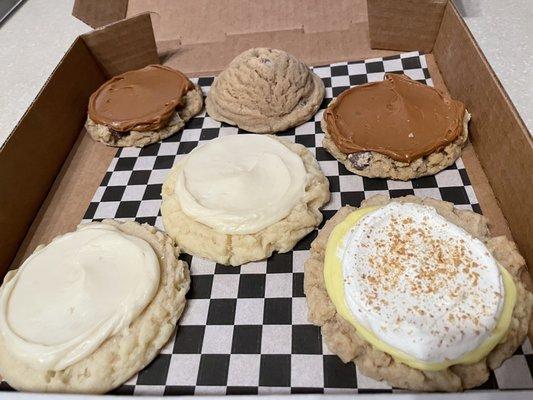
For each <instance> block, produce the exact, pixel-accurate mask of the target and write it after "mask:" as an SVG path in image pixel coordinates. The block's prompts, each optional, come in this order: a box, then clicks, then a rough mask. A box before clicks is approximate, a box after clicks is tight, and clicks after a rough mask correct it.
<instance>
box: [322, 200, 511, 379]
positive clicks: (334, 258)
mask: <svg viewBox="0 0 533 400" xmlns="http://www.w3.org/2000/svg"><path fill="white" fill-rule="evenodd" d="M378 208H379V207H366V208H361V209H358V210H356V211H354V212H352V213H351V214H350V215H348V216H347V217H346V219H345V220H344V221H342V222H341V223H340V224H338V225H337V226H336V227H335V229H334V230H333V231H332V233H331V235H330V237H329V240H328V243H327V247H326V256H325V260H324V280H325V284H326V290H327V292H328V295H329V297H330V299H331V301H332V302H333V304H334V305H335V307H336V309H337V312H338V313H339V314H340V315H341V316H342V317H343V318H344V319H345V320H346V321H348V322H349V323H351V324H352V325H353V326H354V327H355V328H356V332H357V334H358V336H360V337H361V338H362V339H364V340H366V341H367V342H369V343H371V344H372V345H373V346H374V347H376V348H377V349H379V350H381V351H383V352H385V353H387V354H389V355H391V356H392V357H393V358H394V359H395V360H396V361H399V362H402V363H404V364H406V365H408V366H410V367H412V368H416V369H420V370H425V371H439V370H443V369H446V368H448V367H449V366H451V365H455V364H472V363H475V362H478V361H479V360H481V359H483V358H484V357H485V356H486V355H487V354H488V353H490V351H491V350H492V349H493V348H494V347H495V346H496V345H497V344H498V343H500V342H501V341H502V340H503V339H504V336H505V334H506V332H507V330H508V328H509V325H510V323H511V317H512V313H513V308H514V305H515V303H516V287H515V284H514V282H513V279H512V277H511V275H510V274H509V272H507V270H506V269H505V268H503V267H501V266H500V265H499V264H498V266H499V268H500V272H501V275H502V282H503V287H504V303H503V307H502V311H501V314H500V318H499V320H498V322H497V324H496V327H495V328H494V330H493V331H492V333H491V334H490V336H489V337H487V339H485V340H484V341H483V342H482V343H481V345H480V346H479V347H477V348H476V349H474V350H472V351H470V352H468V353H466V354H464V355H462V356H461V357H460V358H458V359H454V360H447V361H444V362H439V363H430V362H426V361H422V360H419V359H416V358H413V357H412V356H410V355H408V354H406V353H405V352H403V351H402V350H401V349H398V348H396V347H393V346H391V345H390V344H388V343H385V342H384V341H382V340H380V339H379V338H378V337H377V336H376V335H375V334H374V332H373V331H372V330H370V329H368V328H367V327H365V326H364V325H363V324H361V323H360V322H359V321H357V320H356V318H355V317H354V316H353V314H352V313H351V311H350V309H349V308H348V306H347V304H346V301H345V293H344V276H343V270H342V263H341V261H342V260H341V259H340V258H339V249H341V247H342V245H343V240H344V238H345V236H346V235H347V234H348V232H349V230H350V228H352V227H353V226H355V225H356V224H357V223H358V222H359V221H360V220H361V219H362V218H363V217H364V216H365V215H366V214H368V213H370V212H372V211H374V210H376V209H378Z"/></svg>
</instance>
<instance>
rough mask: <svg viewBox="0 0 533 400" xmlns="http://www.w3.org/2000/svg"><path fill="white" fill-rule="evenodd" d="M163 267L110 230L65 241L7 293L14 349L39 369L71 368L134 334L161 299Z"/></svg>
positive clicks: (91, 230)
mask: <svg viewBox="0 0 533 400" xmlns="http://www.w3.org/2000/svg"><path fill="white" fill-rule="evenodd" d="M159 268H160V266H159V261H158V258H157V255H156V254H155V252H154V250H153V249H152V247H151V246H150V245H149V244H148V243H147V242H146V241H144V240H142V239H140V238H138V237H135V236H131V235H127V234H125V233H123V232H121V231H120V230H118V229H117V228H115V227H113V226H110V225H105V224H90V225H87V226H85V227H81V228H79V229H78V230H77V231H75V232H71V233H67V234H65V235H63V236H61V237H58V238H57V239H55V240H53V241H52V242H51V243H50V244H49V245H47V246H45V247H44V248H42V249H40V250H38V251H36V252H34V253H33V254H32V255H31V256H30V257H29V258H28V259H27V260H26V261H25V262H24V263H23V264H22V266H21V267H20V268H19V269H18V271H17V272H16V273H15V274H14V275H13V277H11V279H8V280H7V281H6V282H5V283H4V285H3V286H2V288H1V289H0V333H1V334H2V335H3V338H4V340H5V343H6V347H7V348H8V349H9V351H10V352H12V353H13V355H15V356H16V357H17V358H19V359H21V360H22V361H24V362H26V363H27V364H28V365H30V366H32V367H34V368H36V369H39V370H62V369H65V368H66V367H68V366H69V365H72V364H74V363H76V362H77V361H79V360H81V359H83V358H85V357H87V356H89V355H90V354H91V353H92V352H94V351H95V350H96V349H97V348H98V347H99V346H100V344H101V343H102V342H104V341H105V340H106V339H107V338H109V337H110V336H112V335H114V334H116V333H118V332H120V331H122V330H123V329H127V327H128V326H129V325H130V324H131V323H132V321H133V320H134V319H135V318H136V317H137V316H138V315H139V314H140V313H141V312H142V311H143V309H144V308H145V307H146V306H147V305H148V304H149V303H150V301H151V300H152V298H153V297H154V295H155V293H156V291H157V288H158V286H159V273H160V270H159Z"/></svg>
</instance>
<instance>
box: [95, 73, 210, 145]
mask: <svg viewBox="0 0 533 400" xmlns="http://www.w3.org/2000/svg"><path fill="white" fill-rule="evenodd" d="M132 88H134V89H135V90H131V89H132ZM202 107H203V97H202V90H201V89H200V87H199V86H197V85H195V84H193V83H192V82H191V81H190V80H189V79H188V78H187V77H186V76H185V75H184V74H182V73H181V72H179V71H177V70H174V69H171V68H168V67H164V66H161V65H149V66H147V67H145V68H143V69H140V70H135V71H128V72H126V73H124V74H122V75H118V76H116V77H114V78H112V79H111V80H109V81H108V82H106V83H104V84H103V85H102V86H101V87H100V88H99V89H98V90H97V91H96V92H95V93H93V94H92V95H91V98H90V100H89V115H88V117H87V122H86V124H85V128H86V130H87V132H88V133H89V135H90V136H91V137H92V138H93V139H94V140H97V141H100V142H102V143H105V144H107V145H108V146H116V147H126V146H136V147H143V146H147V145H149V144H152V143H156V142H158V141H160V140H162V139H165V138H167V137H169V136H171V135H173V134H174V133H176V132H178V131H180V130H181V129H182V128H183V127H184V126H185V123H186V122H187V121H188V120H189V119H191V118H192V117H194V116H195V115H196V114H198V113H199V112H200V111H201V110H202Z"/></svg>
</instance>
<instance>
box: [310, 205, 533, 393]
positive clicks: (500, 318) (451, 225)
mask: <svg viewBox="0 0 533 400" xmlns="http://www.w3.org/2000/svg"><path fill="white" fill-rule="evenodd" d="M525 269H526V265H525V261H524V259H523V258H522V257H521V256H520V254H519V253H518V251H517V249H516V246H515V244H514V243H513V242H511V241H509V240H508V239H507V238H505V237H503V236H500V237H491V236H490V234H489V230H488V226H487V221H486V219H485V218H484V217H483V216H481V215H479V214H476V213H474V212H471V211H465V210H458V209H456V208H454V207H453V205H452V204H451V203H448V202H444V201H440V200H434V199H421V198H418V197H415V196H407V197H403V198H399V199H394V200H390V199H388V198H385V197H384V196H374V197H372V198H370V199H368V200H366V201H364V202H363V203H362V204H361V207H360V208H354V207H350V206H346V207H342V208H341V209H340V210H339V211H338V212H337V213H336V214H335V216H334V217H333V218H332V219H330V220H329V221H328V222H327V223H326V224H325V226H324V228H323V229H322V230H321V231H320V232H319V234H318V236H317V238H316V239H315V241H314V242H313V243H312V245H311V254H310V258H309V259H308V260H307V261H306V263H305V278H304V290H305V294H306V297H307V305H308V311H309V313H308V317H309V320H310V321H311V322H312V323H313V324H315V325H318V326H321V328H322V329H321V331H322V335H323V336H324V340H325V342H326V344H327V346H328V348H329V349H330V350H331V351H332V352H333V353H335V354H337V355H338V356H339V357H340V358H341V360H342V361H344V362H345V363H347V362H354V363H355V364H356V365H357V368H358V369H359V370H360V371H361V372H362V373H363V374H365V375H367V376H369V377H371V378H373V379H377V380H386V381H387V382H388V383H389V384H390V385H392V386H395V387H399V388H404V389H410V390H425V391H461V390H465V389H469V388H473V387H476V386H479V385H481V384H482V383H483V382H485V381H486V380H487V379H488V378H489V373H490V370H493V369H496V368H498V367H499V366H500V365H501V364H502V362H503V361H505V360H506V359H507V358H509V357H511V356H512V355H513V353H514V352H515V350H516V349H517V348H518V347H519V346H520V345H521V344H522V342H523V341H524V339H525V338H526V335H527V331H528V324H529V321H530V317H531V311H532V308H533V294H532V293H531V292H529V291H528V290H527V289H526V287H525V286H524V284H523V283H522V281H521V276H522V273H523V272H524V273H525Z"/></svg>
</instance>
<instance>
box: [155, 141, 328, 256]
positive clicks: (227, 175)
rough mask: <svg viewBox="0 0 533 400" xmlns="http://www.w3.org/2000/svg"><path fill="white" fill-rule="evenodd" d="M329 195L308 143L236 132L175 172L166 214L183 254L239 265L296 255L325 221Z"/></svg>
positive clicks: (166, 187) (168, 182)
mask: <svg viewBox="0 0 533 400" xmlns="http://www.w3.org/2000/svg"><path fill="white" fill-rule="evenodd" d="M329 196H330V194H329V182H328V180H327V179H326V177H325V176H324V174H323V173H322V172H321V171H320V168H319V166H318V163H317V161H316V160H315V158H314V157H313V155H312V154H311V153H310V152H309V150H307V149H306V148H305V147H304V146H302V145H300V144H295V143H291V142H289V141H287V140H285V139H281V138H277V137H275V136H270V135H253V134H248V135H231V136H225V137H219V138H217V139H213V140H210V141H209V142H207V143H206V144H204V145H203V146H201V147H197V148H196V149H194V150H193V151H191V152H190V153H189V154H188V155H187V156H186V157H184V158H182V159H181V160H180V161H178V162H177V163H176V164H175V165H174V166H173V167H172V170H171V172H170V173H169V175H168V177H167V178H166V179H165V182H164V184H163V191H162V197H163V203H162V205H161V214H162V216H163V224H164V226H165V230H166V232H167V233H168V234H169V235H170V236H171V237H172V238H173V239H174V240H175V241H176V242H177V243H178V244H179V246H180V247H181V248H182V250H183V251H185V252H186V253H189V254H193V255H195V256H200V257H204V258H207V259H209V260H213V261H216V262H217V263H220V264H225V265H234V266H238V265H241V264H244V263H247V262H250V261H256V260H262V259H264V258H267V257H269V256H270V255H271V254H272V253H273V252H274V251H278V252H280V253H284V252H287V251H289V250H291V249H292V248H293V247H294V245H295V244H296V243H297V242H298V241H299V240H300V239H301V238H303V237H304V236H305V235H307V234H308V233H309V232H311V231H312V230H313V229H315V227H316V226H318V225H319V224H320V222H321V221H322V213H321V212H320V208H321V207H322V206H323V205H324V204H326V202H327V201H328V200H329Z"/></svg>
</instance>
